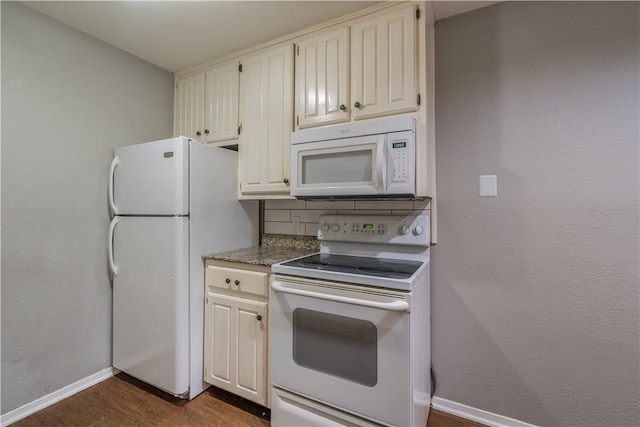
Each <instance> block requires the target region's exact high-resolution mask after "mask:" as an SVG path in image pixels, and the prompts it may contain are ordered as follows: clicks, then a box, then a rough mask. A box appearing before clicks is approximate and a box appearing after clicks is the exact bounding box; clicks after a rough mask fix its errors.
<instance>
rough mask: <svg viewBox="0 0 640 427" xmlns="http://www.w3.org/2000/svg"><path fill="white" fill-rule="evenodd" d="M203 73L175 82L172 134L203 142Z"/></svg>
mask: <svg viewBox="0 0 640 427" xmlns="http://www.w3.org/2000/svg"><path fill="white" fill-rule="evenodd" d="M204 82H205V77H204V73H198V74H195V75H192V76H189V77H184V78H181V79H179V80H177V81H176V96H175V103H176V105H175V109H174V110H175V112H174V114H175V116H174V133H175V136H181V135H182V136H187V137H189V138H192V139H196V140H198V141H204V137H205V135H204Z"/></svg>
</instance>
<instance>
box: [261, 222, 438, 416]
mask: <svg viewBox="0 0 640 427" xmlns="http://www.w3.org/2000/svg"><path fill="white" fill-rule="evenodd" d="M429 226H430V224H429V217H428V215H426V214H423V215H322V217H321V219H320V223H319V230H318V239H319V240H320V243H321V246H320V252H319V253H317V254H313V255H310V256H306V257H302V258H297V259H294V260H290V261H285V262H282V263H279V264H275V265H273V266H272V272H273V273H274V275H273V277H272V281H271V299H270V310H271V311H270V313H271V314H270V318H271V383H272V405H271V423H272V425H273V426H277V427H279V426H300V425H304V426H310V425H317V426H321V425H322V426H324V425H328V424H331V425H354V424H355V425H394V426H410V425H411V426H413V425H417V426H424V425H426V421H427V416H428V411H429V406H430V403H431V396H430V390H431V382H430V310H429V292H430V287H429V274H430V267H429V255H430V252H429V251H430V249H429V243H430V234H429V230H430V228H429Z"/></svg>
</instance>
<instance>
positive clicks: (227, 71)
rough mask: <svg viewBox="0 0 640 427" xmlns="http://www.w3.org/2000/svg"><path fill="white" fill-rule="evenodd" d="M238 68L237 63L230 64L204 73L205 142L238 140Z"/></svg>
mask: <svg viewBox="0 0 640 427" xmlns="http://www.w3.org/2000/svg"><path fill="white" fill-rule="evenodd" d="M238 66H239V63H238V62H232V63H230V64H226V65H222V66H219V67H215V68H211V69H209V70H207V71H206V84H205V88H206V92H205V101H204V105H205V111H204V140H205V141H206V142H216V141H225V140H229V139H237V138H238V75H239V73H240V72H239V70H238Z"/></svg>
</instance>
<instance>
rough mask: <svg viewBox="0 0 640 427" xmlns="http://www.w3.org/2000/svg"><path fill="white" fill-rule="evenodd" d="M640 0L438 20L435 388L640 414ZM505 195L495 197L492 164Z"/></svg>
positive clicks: (622, 418) (459, 394)
mask: <svg viewBox="0 0 640 427" xmlns="http://www.w3.org/2000/svg"><path fill="white" fill-rule="evenodd" d="M638 5H639V4H638V2H622V3H618V2H584V3H583V2H508V3H501V4H498V5H495V6H491V7H488V8H485V9H480V10H477V11H474V12H470V13H467V14H464V15H459V16H455V17H452V18H449V19H446V20H443V21H439V22H437V23H436V76H437V77H436V134H437V153H436V154H437V156H436V161H437V181H438V220H439V224H438V225H439V226H438V229H439V236H438V245H437V246H436V247H435V248H434V250H433V269H432V272H433V273H432V274H433V276H432V285H433V289H432V293H433V300H432V301H433V302H432V306H433V313H432V315H433V362H434V365H435V369H436V374H437V377H438V380H439V381H438V390H437V391H436V395H437V396H439V397H442V398H445V399H450V400H453V401H456V402H460V403H464V404H467V405H470V406H473V407H476V408H480V409H484V410H487V411H490V412H494V413H497V414H501V415H506V416H509V417H513V418H516V419H519V420H522V421H526V422H529V423H534V424H539V425H545V426H550V425H567V426H569V425H571V426H604V425H606V426H617V425H620V426H621V425H627V426H631V425H633V426H637V425H639V424H640V415H639V409H638V408H639V405H638V402H639V401H640V396H639V393H638V386H639V378H640V369H639V368H640V357H639V352H640V343H639V329H640V326H639V325H640V315H639V301H640V298H639V262H638V260H639V249H638V246H639V234H638V224H639V222H638V220H639V216H638V212H639V210H638V201H639V192H638V186H639V185H638V184H639V177H638V169H639V167H638V166H639V165H638V160H639V151H638V147H639V142H638V140H639V135H638V125H639V124H638V117H639V113H640V112H639V108H638V104H639V97H638V86H639V72H640V69H639V42H638V40H639V31H638V26H639V24H638V22H639V18H640V14H639V7H638ZM483 174H496V175H497V176H498V197H497V198H480V197H478V176H479V175H483Z"/></svg>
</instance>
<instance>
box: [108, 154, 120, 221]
mask: <svg viewBox="0 0 640 427" xmlns="http://www.w3.org/2000/svg"><path fill="white" fill-rule="evenodd" d="M117 165H118V156H115V157H114V158H113V160H112V161H111V169H109V205H110V206H111V212H113V214H114V215H117V214H118V208H117V207H116V203H115V201H114V200H113V180H114V178H115V176H114V175H115V173H116V166H117Z"/></svg>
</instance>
